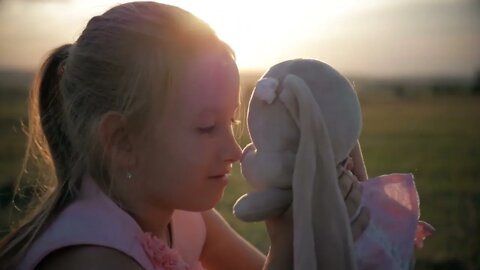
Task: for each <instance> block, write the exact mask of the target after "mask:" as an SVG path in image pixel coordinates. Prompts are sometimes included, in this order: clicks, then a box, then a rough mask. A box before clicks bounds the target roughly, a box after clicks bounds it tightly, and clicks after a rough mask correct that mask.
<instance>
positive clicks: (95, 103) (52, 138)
mask: <svg viewBox="0 0 480 270" xmlns="http://www.w3.org/2000/svg"><path fill="white" fill-rule="evenodd" d="M204 45H207V46H220V48H223V49H224V50H225V52H226V53H227V54H229V55H230V56H232V57H233V52H232V51H231V50H230V48H229V47H228V46H227V45H226V44H225V43H223V42H221V41H220V40H219V39H218V38H217V36H216V35H215V33H214V32H213V30H212V29H211V28H210V27H209V26H208V25H207V24H206V23H204V22H203V21H201V20H200V19H198V18H196V17H195V16H193V15H192V14H190V13H188V12H186V11H184V10H182V9H180V8H177V7H174V6H169V5H164V4H159V3H155V2H134V3H127V4H122V5H118V6H116V7H113V8H112V9H110V10H108V11H107V12H105V13H104V14H103V15H101V16H95V17H93V18H92V19H91V20H90V21H89V22H88V24H87V26H86V28H85V30H84V31H83V32H82V34H81V35H80V37H79V38H78V40H77V41H76V42H75V43H74V44H67V45H63V46H60V47H58V48H56V49H55V50H53V51H52V52H51V54H50V55H49V57H48V58H47V59H46V61H45V62H44V64H43V65H42V67H41V69H40V71H39V73H38V74H37V76H36V79H35V83H34V86H33V87H32V90H31V92H30V99H29V102H30V104H29V134H28V136H29V138H28V145H27V151H26V155H25V161H24V169H25V167H26V166H27V163H28V162H29V160H31V159H39V161H36V160H35V161H36V162H37V164H38V165H39V170H41V171H42V172H46V173H44V175H45V176H46V177H42V178H41V179H39V180H40V182H39V183H38V184H37V186H38V187H43V189H42V190H40V196H38V201H37V202H36V203H37V204H39V206H38V207H36V209H35V210H34V211H33V212H32V213H31V214H30V216H29V217H28V218H26V219H25V220H24V221H23V222H22V224H21V225H20V226H19V227H18V228H17V229H15V230H13V231H12V232H11V233H10V234H9V235H7V236H6V237H5V238H4V239H2V240H1V242H0V265H2V267H5V268H8V267H13V266H14V265H15V264H17V263H18V261H19V260H20V259H21V258H22V256H23V255H24V254H25V252H26V251H27V250H28V248H29V246H30V245H31V243H32V241H34V240H35V239H36V237H37V236H38V235H39V234H40V233H41V232H42V231H43V230H44V229H45V228H46V227H47V226H48V224H49V223H50V222H51V221H52V220H53V219H54V218H55V216H56V215H57V214H58V213H59V212H60V211H61V210H62V209H64V208H65V207H66V206H67V205H68V204H69V203H70V202H72V201H73V200H74V199H75V197H76V196H77V194H78V192H79V190H80V185H81V179H82V177H83V175H84V174H85V173H90V174H91V175H92V176H93V177H94V178H95V179H96V180H97V181H104V182H109V174H108V169H107V168H106V166H105V162H104V160H103V159H104V153H103V150H102V149H103V148H102V147H100V145H99V142H98V139H97V137H98V135H97V132H98V123H99V121H100V119H101V116H102V115H103V114H105V113H106V112H108V111H117V112H120V113H122V114H123V115H124V116H126V118H127V120H128V122H129V124H131V125H132V128H138V129H142V128H144V126H143V124H142V123H144V122H146V121H145V120H144V118H145V117H144V116H146V115H148V108H149V107H150V106H148V105H149V104H147V103H148V101H149V100H151V98H149V97H148V96H147V95H149V94H150V95H151V94H152V92H153V91H147V90H152V89H159V91H161V93H160V95H158V94H157V96H156V98H158V96H159V97H160V99H161V102H165V98H166V96H167V95H168V92H169V91H170V90H171V88H172V87H173V86H172V85H173V83H174V81H175V79H176V78H178V76H180V75H181V74H179V73H180V72H181V71H182V68H184V67H185V66H184V65H185V64H186V62H187V61H188V58H189V57H190V56H192V55H193V54H195V53H198V48H199V47H200V46H204ZM139 116H142V117H139ZM141 119H143V120H142V121H140V120H141ZM137 123H139V124H137ZM40 161H43V163H44V164H40V163H39V162H40ZM49 171H51V172H52V173H48V172H49ZM21 178H23V177H19V180H21ZM19 182H20V181H18V183H19Z"/></svg>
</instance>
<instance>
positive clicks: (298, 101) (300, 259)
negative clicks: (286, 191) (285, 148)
mask: <svg viewBox="0 0 480 270" xmlns="http://www.w3.org/2000/svg"><path fill="white" fill-rule="evenodd" d="M282 85H283V90H282V91H281V93H280V96H279V98H280V100H281V101H282V102H283V103H284V105H285V107H286V108H287V109H288V111H289V112H290V114H291V115H292V117H293V119H294V120H295V121H296V123H297V125H298V128H299V131H300V141H299V146H298V151H297V155H296V160H295V169H294V174H293V215H294V216H293V222H294V264H295V269H338V270H342V269H349V270H350V269H355V263H354V257H353V240H352V237H351V233H350V227H349V219H348V216H347V212H346V208H345V204H344V202H343V199H342V197H341V194H340V190H339V187H338V183H337V173H336V169H335V168H336V165H335V162H334V155H333V150H332V147H331V145H330V139H329V135H328V130H327V126H326V125H325V120H324V117H323V114H322V112H321V110H320V107H319V106H318V104H317V102H316V101H315V98H314V96H313V95H312V92H311V90H310V88H309V87H308V85H307V84H306V83H305V81H304V80H303V79H301V78H300V77H298V76H296V75H292V74H289V75H287V76H286V77H285V79H284V80H283V84H282Z"/></svg>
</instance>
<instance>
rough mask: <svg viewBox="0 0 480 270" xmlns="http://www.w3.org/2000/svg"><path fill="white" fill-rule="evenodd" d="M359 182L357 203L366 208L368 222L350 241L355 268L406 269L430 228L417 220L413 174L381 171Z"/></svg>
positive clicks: (417, 208)
mask: <svg viewBox="0 0 480 270" xmlns="http://www.w3.org/2000/svg"><path fill="white" fill-rule="evenodd" d="M361 183H362V186H363V195H362V202H361V207H362V206H363V207H367V208H369V210H370V223H369V225H368V227H367V229H366V230H365V231H364V232H363V234H362V235H361V236H360V238H359V239H357V241H356V242H355V245H354V249H355V256H356V259H357V265H358V269H359V270H363V269H365V270H367V269H368V270H376V269H378V270H380V269H390V270H395V269H409V268H410V266H411V262H412V259H413V248H414V246H415V245H421V242H422V241H423V239H425V237H427V236H428V235H430V234H431V233H432V231H433V227H432V226H431V225H429V224H428V223H425V222H423V221H419V216H420V211H419V199H418V194H417V190H416V187H415V183H414V180H413V175H412V174H389V175H382V176H379V177H376V178H373V179H370V180H368V181H364V182H361Z"/></svg>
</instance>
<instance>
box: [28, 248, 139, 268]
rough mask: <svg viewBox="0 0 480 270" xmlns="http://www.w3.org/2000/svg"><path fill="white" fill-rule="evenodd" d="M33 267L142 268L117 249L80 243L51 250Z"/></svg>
mask: <svg viewBox="0 0 480 270" xmlns="http://www.w3.org/2000/svg"><path fill="white" fill-rule="evenodd" d="M35 269H37V270H44V269H70V270H77V269H79V270H80V269H91V270H97V269H98V270H100V269H119V270H122V269H125V270H126V269H129V270H142V269H143V268H142V267H141V266H140V265H139V264H137V263H136V262H135V260H134V259H133V258H131V257H130V256H128V255H126V254H124V253H122V252H120V251H118V250H115V249H112V248H108V247H102V246H93V245H81V246H71V247H66V248H62V249H59V250H57V251H54V252H52V253H51V254H49V255H48V256H47V257H45V258H44V259H43V260H42V261H41V262H40V263H39V264H38V266H37V267H36V268H35Z"/></svg>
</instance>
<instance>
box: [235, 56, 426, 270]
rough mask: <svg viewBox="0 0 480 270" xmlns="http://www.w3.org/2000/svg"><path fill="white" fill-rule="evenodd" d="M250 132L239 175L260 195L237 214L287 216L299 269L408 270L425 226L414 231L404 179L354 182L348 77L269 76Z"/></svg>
mask: <svg viewBox="0 0 480 270" xmlns="http://www.w3.org/2000/svg"><path fill="white" fill-rule="evenodd" d="M248 129H249V132H250V136H251V139H252V142H253V143H252V144H250V145H248V146H247V147H246V148H245V149H244V153H243V157H242V160H241V164H242V173H243V175H244V176H245V178H246V180H247V181H248V182H249V183H250V184H251V185H252V186H253V187H254V189H255V190H256V191H253V192H251V193H248V194H246V195H244V196H242V197H241V198H240V199H239V200H238V201H237V203H236V204H235V206H234V213H235V215H236V216H237V217H238V218H240V219H242V220H244V221H259V220H264V219H267V218H271V217H275V216H279V215H281V214H282V213H284V212H285V210H286V209H287V208H289V207H292V209H293V225H294V231H293V236H294V243H293V245H294V246H293V250H294V267H295V269H355V268H357V267H358V268H359V269H408V267H409V263H410V261H411V258H412V253H413V246H414V239H415V232H416V231H417V233H418V232H419V231H421V232H423V233H420V234H418V235H417V238H418V239H420V240H423V239H424V237H425V235H428V233H426V232H430V227H429V226H428V225H426V224H424V223H418V217H419V211H418V197H417V193H416V189H415V186H414V183H413V177H412V176H411V175H410V174H392V175H386V176H380V177H377V178H375V179H371V180H368V181H365V182H359V181H357V179H356V178H355V176H354V175H353V174H352V173H350V172H349V171H348V170H347V169H346V168H345V166H346V165H345V164H346V160H347V159H348V157H349V154H350V152H351V151H352V149H353V147H354V146H355V145H356V142H357V140H358V138H359V135H360V131H361V111H360V105H359V102H358V98H357V95H356V93H355V91H354V90H353V88H352V86H351V84H350V83H349V82H348V80H347V79H346V78H345V77H343V76H342V75H341V74H340V73H338V72H337V71H336V70H335V69H333V68H332V67H330V66H329V65H327V64H325V63H322V62H320V61H316V60H307V59H296V60H290V61H286V62H282V63H279V64H277V65H275V66H273V67H271V68H270V69H269V70H268V71H267V73H266V74H264V75H263V77H262V79H260V80H259V81H258V83H257V85H256V87H255V89H254V91H253V93H252V97H251V99H250V103H249V110H248ZM365 209H367V211H363V210H365ZM360 217H361V218H360ZM358 220H363V221H362V222H358ZM352 231H357V232H360V233H357V234H355V233H354V235H353V236H354V237H355V244H354V243H353V237H352ZM357 238H358V239H357ZM420 240H419V241H420ZM354 254H355V255H354Z"/></svg>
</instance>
